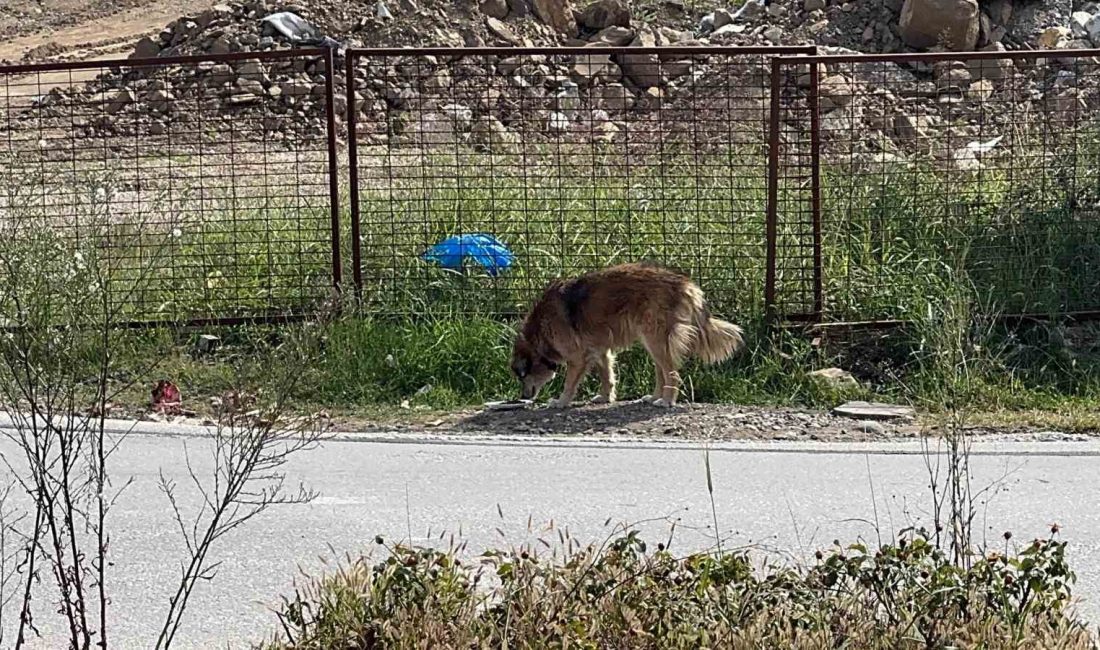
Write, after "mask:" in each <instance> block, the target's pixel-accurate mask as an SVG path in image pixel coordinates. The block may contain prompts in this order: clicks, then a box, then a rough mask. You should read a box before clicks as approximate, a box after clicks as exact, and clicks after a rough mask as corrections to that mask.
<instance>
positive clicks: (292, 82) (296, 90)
mask: <svg viewBox="0 0 1100 650" xmlns="http://www.w3.org/2000/svg"><path fill="white" fill-rule="evenodd" d="M279 87H280V88H282V90H283V94H284V95H287V96H289V97H303V96H305V95H310V94H312V93H313V84H312V83H310V82H308V81H306V80H304V79H289V80H287V81H284V82H283V83H282V84H281V85H280V86H279Z"/></svg>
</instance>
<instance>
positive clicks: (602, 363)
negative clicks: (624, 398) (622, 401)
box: [592, 350, 615, 404]
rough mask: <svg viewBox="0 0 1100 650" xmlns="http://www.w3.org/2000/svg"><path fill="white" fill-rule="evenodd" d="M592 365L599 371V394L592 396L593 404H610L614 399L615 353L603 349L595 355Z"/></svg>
mask: <svg viewBox="0 0 1100 650" xmlns="http://www.w3.org/2000/svg"><path fill="white" fill-rule="evenodd" d="M592 365H594V366H596V371H597V372H599V373H600V394H599V395H597V396H595V397H593V398H592V403H593V404H611V403H613V402H614V401H615V355H613V354H611V350H604V351H603V352H602V353H600V354H597V355H595V357H594V358H593V360H592Z"/></svg>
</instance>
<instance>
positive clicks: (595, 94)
mask: <svg viewBox="0 0 1100 650" xmlns="http://www.w3.org/2000/svg"><path fill="white" fill-rule="evenodd" d="M592 100H593V103H594V104H595V105H596V106H597V107H599V108H600V109H602V110H605V111H607V112H608V113H612V114H614V113H622V112H624V111H629V110H630V109H631V108H633V107H634V95H633V94H631V92H630V91H629V90H628V89H627V88H626V87H625V86H623V85H622V84H607V85H606V86H599V87H598V88H595V89H593V91H592Z"/></svg>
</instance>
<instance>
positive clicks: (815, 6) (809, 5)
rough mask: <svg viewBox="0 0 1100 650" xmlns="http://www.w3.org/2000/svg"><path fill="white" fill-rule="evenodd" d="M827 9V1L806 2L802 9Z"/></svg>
mask: <svg viewBox="0 0 1100 650" xmlns="http://www.w3.org/2000/svg"><path fill="white" fill-rule="evenodd" d="M825 7H826V3H825V0H806V1H805V2H804V3H802V8H803V9H804V10H805V11H808V12H809V11H818V10H820V9H824V8H825Z"/></svg>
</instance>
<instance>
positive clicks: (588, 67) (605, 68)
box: [571, 54, 618, 83]
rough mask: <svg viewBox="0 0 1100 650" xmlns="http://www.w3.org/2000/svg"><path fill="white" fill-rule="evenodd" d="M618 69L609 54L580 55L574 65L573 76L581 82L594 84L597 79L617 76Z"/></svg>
mask: <svg viewBox="0 0 1100 650" xmlns="http://www.w3.org/2000/svg"><path fill="white" fill-rule="evenodd" d="M617 71H618V69H617V68H616V66H615V64H614V63H612V62H611V57H610V56H609V55H607V54H579V55H577V60H576V62H575V63H574V64H573V68H572V70H571V76H572V77H573V78H575V79H577V80H578V81H580V82H586V83H587V82H592V81H593V80H595V79H597V78H607V77H614V76H616V74H615V73H616V72H617Z"/></svg>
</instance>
